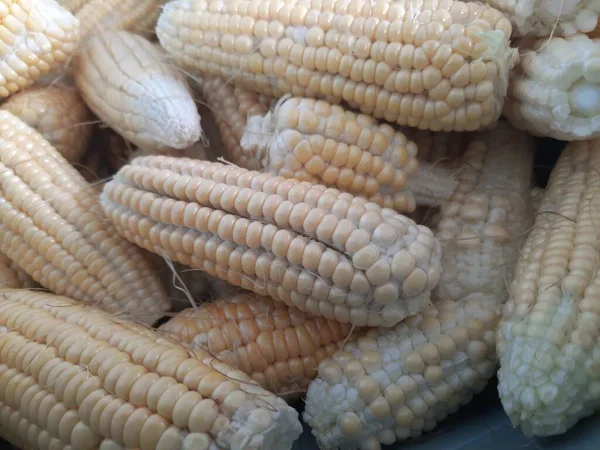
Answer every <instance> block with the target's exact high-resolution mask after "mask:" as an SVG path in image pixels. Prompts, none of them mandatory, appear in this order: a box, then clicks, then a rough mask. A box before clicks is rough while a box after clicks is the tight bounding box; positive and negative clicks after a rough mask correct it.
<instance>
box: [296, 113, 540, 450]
mask: <svg viewBox="0 0 600 450" xmlns="http://www.w3.org/2000/svg"><path fill="white" fill-rule="evenodd" d="M533 148H534V145H533V142H532V140H531V139H530V138H529V137H528V136H527V135H526V134H525V133H522V132H517V131H515V130H512V129H510V128H509V127H508V126H505V125H504V124H503V125H501V126H500V127H499V128H498V129H496V130H495V131H491V132H486V133H482V134H481V135H480V136H476V137H474V138H473V140H471V143H470V145H469V147H468V148H467V150H466V152H465V154H464V157H463V159H462V164H461V167H462V170H461V171H460V172H459V174H458V177H459V184H458V186H457V188H456V190H455V191H454V193H453V195H452V198H451V200H450V202H448V203H447V204H446V205H445V206H442V213H441V215H442V220H441V221H440V223H439V225H438V228H437V232H438V236H439V238H440V240H441V241H442V242H443V244H442V245H443V263H442V269H443V272H442V281H440V284H439V286H438V288H436V290H435V291H434V306H432V307H431V308H430V309H427V310H425V311H423V312H421V313H419V314H417V315H414V316H412V317H409V318H408V319H406V320H405V321H404V322H402V323H400V324H398V325H397V326H395V327H393V328H389V329H384V328H376V329H372V330H370V331H368V333H367V334H366V335H365V336H363V337H360V338H359V339H358V340H356V341H354V342H350V343H348V344H347V345H345V346H344V348H343V349H342V350H340V351H339V352H336V353H335V354H334V355H333V357H332V358H331V359H327V360H324V361H323V362H322V363H321V364H320V365H319V368H318V374H319V375H318V378H316V379H315V381H313V382H312V383H311V385H310V386H309V389H308V393H307V396H306V407H305V413H304V419H305V421H306V422H307V423H308V424H309V425H310V426H311V427H312V428H313V434H314V435H315V436H316V438H317V441H318V443H319V446H320V448H321V449H322V450H328V449H338V448H339V449H344V450H353V449H360V450H380V449H381V445H382V444H393V443H394V442H395V441H398V440H405V439H407V438H411V437H413V438H414V437H418V436H420V435H421V434H422V433H423V432H427V431H430V430H432V429H433V428H434V427H435V426H436V425H437V423H439V422H440V421H441V420H444V419H445V418H446V417H447V416H448V415H449V414H451V413H454V412H455V411H456V410H457V409H458V408H459V407H460V406H461V405H464V404H466V403H468V402H469V401H470V400H471V398H472V397H473V395H475V394H476V393H478V392H480V391H481V390H482V389H483V388H484V387H485V385H486V384H487V382H488V380H489V379H490V378H491V377H492V376H493V375H494V374H495V371H496V356H495V331H496V326H497V324H498V320H499V319H500V312H501V305H502V303H503V302H504V301H505V300H506V295H507V292H506V287H505V286H506V284H505V282H506V280H507V279H508V280H510V279H511V276H512V270H513V268H514V266H515V264H516V261H517V258H518V256H519V250H520V248H521V247H520V245H521V244H522V242H523V236H524V234H525V231H526V230H527V228H528V224H529V219H530V218H531V216H532V214H531V211H530V209H529V208H528V198H529V195H528V194H529V189H530V184H529V181H530V176H531V167H532V160H533Z"/></svg>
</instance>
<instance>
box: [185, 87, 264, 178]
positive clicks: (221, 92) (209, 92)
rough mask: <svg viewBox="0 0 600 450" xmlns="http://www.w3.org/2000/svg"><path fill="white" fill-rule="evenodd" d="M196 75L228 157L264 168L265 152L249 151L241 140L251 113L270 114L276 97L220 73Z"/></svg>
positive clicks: (238, 163) (255, 168) (249, 167)
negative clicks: (262, 93) (246, 87)
mask: <svg viewBox="0 0 600 450" xmlns="http://www.w3.org/2000/svg"><path fill="white" fill-rule="evenodd" d="M194 79H195V80H196V82H197V84H198V85H199V88H200V92H201V93H202V97H203V98H204V101H205V102H206V103H207V105H208V107H209V108H210V111H211V113H212V114H213V116H214V118H215V120H216V122H217V126H218V127H219V132H220V134H221V139H222V141H223V145H224V147H225V153H226V154H227V159H228V160H229V161H231V162H232V163H233V164H235V165H237V166H239V167H243V168H244V169H250V170H262V169H263V168H264V161H263V160H262V159H261V155H255V153H254V152H250V153H248V152H245V151H244V150H243V149H242V147H241V146H240V142H241V140H242V136H243V134H244V129H245V127H246V121H247V119H248V117H250V116H255V115H258V116H264V115H266V114H267V112H268V110H269V106H270V105H269V104H270V103H271V100H272V99H270V98H269V97H265V96H261V95H259V94H256V93H254V92H252V91H249V90H247V89H244V88H242V87H239V86H234V85H232V84H230V83H228V82H225V81H224V80H222V79H221V78H219V77H210V76H207V77H203V76H195V77H194Z"/></svg>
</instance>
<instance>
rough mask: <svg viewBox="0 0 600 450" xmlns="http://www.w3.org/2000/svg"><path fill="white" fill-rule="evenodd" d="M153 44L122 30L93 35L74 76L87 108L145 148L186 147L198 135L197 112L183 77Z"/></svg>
mask: <svg viewBox="0 0 600 450" xmlns="http://www.w3.org/2000/svg"><path fill="white" fill-rule="evenodd" d="M165 56H166V55H165V54H164V52H163V50H162V49H160V48H159V47H158V46H157V45H155V44H152V43H150V42H149V41H147V40H146V39H144V38H142V37H141V36H137V35H134V34H131V33H127V32H125V31H108V32H104V33H100V34H95V35H93V36H91V37H90V38H89V39H88V40H87V41H86V43H85V44H84V45H83V48H82V50H81V55H80V56H79V58H77V67H76V69H75V73H74V77H75V83H76V84H77V87H78V88H79V90H80V91H81V95H82V96H83V99H84V100H85V102H86V103H87V105H88V106H89V107H90V109H91V110H92V111H93V112H94V113H95V114H96V115H97V116H98V117H100V118H101V119H102V120H103V121H104V122H105V123H106V124H107V125H108V126H110V127H111V128H112V129H113V130H115V131H117V132H118V133H119V134H121V135H122V136H123V137H124V138H125V139H127V140H128V141H130V142H132V143H133V144H135V145H137V146H138V147H141V148H143V149H146V150H167V149H184V148H187V147H189V146H190V145H192V144H193V143H195V142H196V141H198V140H199V139H200V135H201V131H202V130H201V128H200V116H199V115H198V110H197V109H196V104H195V103H194V99H193V98H192V95H191V92H190V89H189V86H188V84H187V81H186V80H185V78H184V76H183V75H182V74H181V73H180V72H178V71H177V70H176V69H175V68H173V67H170V66H169V65H168V64H167V62H166V61H165Z"/></svg>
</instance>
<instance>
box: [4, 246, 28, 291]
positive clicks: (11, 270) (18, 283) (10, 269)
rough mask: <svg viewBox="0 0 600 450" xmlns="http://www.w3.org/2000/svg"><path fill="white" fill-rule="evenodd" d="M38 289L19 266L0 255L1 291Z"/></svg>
mask: <svg viewBox="0 0 600 450" xmlns="http://www.w3.org/2000/svg"><path fill="white" fill-rule="evenodd" d="M32 287H37V283H36V282H35V281H34V280H33V278H31V277H30V276H29V274H28V273H27V272H25V271H23V270H22V269H21V268H20V267H19V266H18V265H17V264H15V263H14V262H12V261H11V260H10V259H9V258H7V257H6V256H5V255H3V254H2V253H0V291H2V290H4V289H19V288H25V289H27V288H32Z"/></svg>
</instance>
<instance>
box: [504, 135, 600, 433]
mask: <svg viewBox="0 0 600 450" xmlns="http://www.w3.org/2000/svg"><path fill="white" fill-rule="evenodd" d="M599 189H600V139H595V140H590V141H581V142H572V143H570V144H569V145H568V146H567V147H566V148H565V149H564V150H563V152H562V154H561V155H560V157H559V159H558V162H557V163H556V166H555V167H554V169H553V170H552V173H551V175H550V179H549V181H548V186H547V187H546V190H545V192H544V195H543V198H542V201H541V204H540V206H539V209H538V213H537V215H536V221H535V224H534V226H533V229H532V231H531V233H530V234H529V237H528V238H527V241H526V243H525V246H524V248H523V250H522V252H521V257H520V259H519V263H518V265H517V270H516V274H517V275H516V276H515V279H514V281H513V283H512V285H511V286H510V296H509V301H508V303H507V304H506V305H505V308H504V312H503V317H502V321H501V323H500V327H499V329H498V346H497V347H498V354H499V357H500V370H499V371H498V380H499V386H498V391H499V393H500V399H501V400H502V404H503V406H504V409H505V411H506V413H507V414H508V416H509V417H510V419H511V421H512V423H513V425H514V426H520V427H521V429H522V430H523V432H524V433H525V434H527V435H537V436H547V435H556V434H561V433H564V432H565V431H566V430H567V429H569V428H570V427H571V426H573V425H574V424H575V423H576V422H577V421H578V420H579V419H581V418H582V417H585V416H588V415H590V414H592V413H593V412H594V411H595V410H597V409H598V408H599V407H600V370H599V368H600V313H599V311H600V309H599V305H600V301H599V294H598V293H599V292H600V291H599V287H600V277H599V276H598V270H599V269H598V268H599V266H600V217H599V214H598V211H599V210H600V204H599V203H598V200H599V197H598V193H599Z"/></svg>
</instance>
